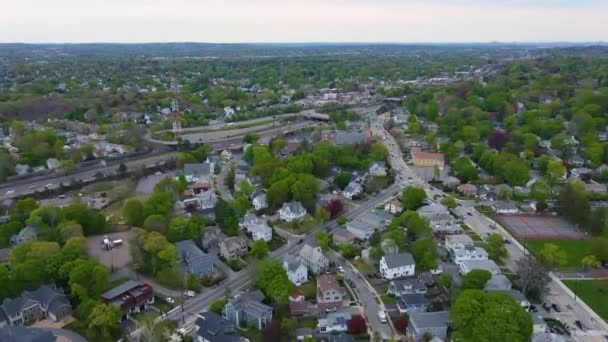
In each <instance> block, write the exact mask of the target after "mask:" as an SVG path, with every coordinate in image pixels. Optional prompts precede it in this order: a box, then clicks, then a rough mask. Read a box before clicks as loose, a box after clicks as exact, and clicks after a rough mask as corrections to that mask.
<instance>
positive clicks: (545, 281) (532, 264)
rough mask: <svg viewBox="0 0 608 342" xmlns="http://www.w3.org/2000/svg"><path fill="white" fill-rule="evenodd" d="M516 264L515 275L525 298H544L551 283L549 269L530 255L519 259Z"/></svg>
mask: <svg viewBox="0 0 608 342" xmlns="http://www.w3.org/2000/svg"><path fill="white" fill-rule="evenodd" d="M516 264H517V269H516V271H515V273H516V274H517V279H518V285H519V286H520V287H521V291H522V293H523V294H524V295H525V296H530V295H535V296H536V297H539V298H540V297H542V295H543V294H544V293H545V292H546V291H547V286H548V285H549V282H550V281H551V278H549V273H548V272H547V269H546V268H545V267H544V266H543V265H542V264H541V263H540V262H539V261H538V260H536V258H534V257H533V256H532V255H530V254H528V255H526V256H524V257H522V258H521V259H518V260H517V261H516Z"/></svg>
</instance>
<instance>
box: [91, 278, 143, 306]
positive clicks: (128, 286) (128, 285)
mask: <svg viewBox="0 0 608 342" xmlns="http://www.w3.org/2000/svg"><path fill="white" fill-rule="evenodd" d="M143 285H144V283H142V282H141V281H135V280H129V281H127V282H125V283H124V284H121V285H118V286H117V287H115V288H113V289H111V290H109V291H107V292H105V293H103V294H101V298H103V299H106V300H108V301H110V300H112V299H114V298H116V297H118V296H120V295H122V294H123V293H125V292H127V291H130V290H132V289H134V288H137V287H140V286H143Z"/></svg>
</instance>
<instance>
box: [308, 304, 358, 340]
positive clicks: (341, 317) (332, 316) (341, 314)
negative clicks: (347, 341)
mask: <svg viewBox="0 0 608 342" xmlns="http://www.w3.org/2000/svg"><path fill="white" fill-rule="evenodd" d="M351 318H352V315H351V313H350V310H348V309H347V308H345V309H342V310H338V311H336V312H330V313H328V314H327V316H325V318H321V319H319V323H318V324H317V327H318V328H319V332H321V333H323V334H329V333H334V332H345V331H346V330H347V329H348V328H347V324H346V322H348V321H349V320H350V319H351Z"/></svg>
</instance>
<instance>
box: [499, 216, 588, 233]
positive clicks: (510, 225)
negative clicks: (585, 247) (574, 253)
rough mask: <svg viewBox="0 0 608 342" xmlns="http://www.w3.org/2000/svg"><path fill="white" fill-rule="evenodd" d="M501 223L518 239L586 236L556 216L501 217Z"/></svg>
mask: <svg viewBox="0 0 608 342" xmlns="http://www.w3.org/2000/svg"><path fill="white" fill-rule="evenodd" d="M498 220H499V221H500V223H501V224H502V225H503V226H504V227H506V228H507V229H508V230H509V231H510V232H511V233H512V234H514V235H516V236H517V237H521V238H524V237H525V238H527V239H580V238H583V237H584V236H585V235H584V234H583V233H581V232H580V231H579V230H578V229H577V228H576V227H575V226H574V225H573V224H571V223H569V222H568V221H566V220H564V219H562V218H559V217H556V216H535V215H534V216H533V215H501V216H498Z"/></svg>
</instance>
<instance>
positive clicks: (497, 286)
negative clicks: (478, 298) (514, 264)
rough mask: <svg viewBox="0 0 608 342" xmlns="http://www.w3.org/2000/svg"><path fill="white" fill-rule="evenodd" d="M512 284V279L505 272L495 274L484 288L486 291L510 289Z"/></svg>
mask: <svg viewBox="0 0 608 342" xmlns="http://www.w3.org/2000/svg"><path fill="white" fill-rule="evenodd" d="M511 286H512V284H511V281H510V280H509V278H507V277H506V276H505V275H504V274H493V275H492V278H490V279H489V280H488V281H487V282H486V285H485V287H484V288H483V289H484V291H493V290H506V289H510V288H511Z"/></svg>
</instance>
